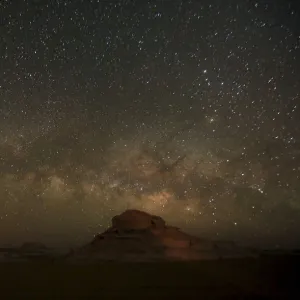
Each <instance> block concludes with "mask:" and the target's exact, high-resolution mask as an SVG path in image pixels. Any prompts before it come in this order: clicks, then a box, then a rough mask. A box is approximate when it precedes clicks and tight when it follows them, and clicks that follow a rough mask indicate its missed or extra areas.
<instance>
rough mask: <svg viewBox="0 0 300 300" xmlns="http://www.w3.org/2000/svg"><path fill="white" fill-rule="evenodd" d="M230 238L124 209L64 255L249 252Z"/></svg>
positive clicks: (100, 257)
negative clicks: (203, 234)
mask: <svg viewBox="0 0 300 300" xmlns="http://www.w3.org/2000/svg"><path fill="white" fill-rule="evenodd" d="M253 255H254V253H253V252H252V251H250V250H248V249H245V248H241V247H239V246H237V245H235V244H234V243H233V242H225V241H223V242H222V241H219V242H218V241H211V240H208V239H201V238H198V237H195V236H191V235H189V234H187V233H184V232H182V231H181V230H180V229H179V228H177V227H173V226H168V225H167V224H166V222H165V221H164V220H163V219H162V218H161V217H159V216H155V215H151V214H149V213H146V212H143V211H140V210H126V211H125V212H123V213H122V214H120V215H117V216H115V217H113V218H112V226H111V227H110V228H108V229H107V230H106V231H105V232H103V233H101V234H98V235H97V236H95V238H94V239H93V240H92V241H91V242H90V243H88V244H87V245H84V246H82V247H80V248H77V249H74V250H73V251H71V253H70V254H69V255H68V257H67V260H68V261H71V262H72V261H91V262H94V261H176V260H179V261H190V260H205V259H220V258H226V257H244V256H253Z"/></svg>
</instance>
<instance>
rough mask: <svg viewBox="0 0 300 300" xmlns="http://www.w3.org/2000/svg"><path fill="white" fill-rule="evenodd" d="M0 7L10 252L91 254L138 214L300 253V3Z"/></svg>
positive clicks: (1, 160) (1, 232) (4, 203)
mask: <svg viewBox="0 0 300 300" xmlns="http://www.w3.org/2000/svg"><path fill="white" fill-rule="evenodd" d="M2 2H3V3H2ZM2 2H1V10H2V11H3V12H2V15H3V16H4V17H3V19H2V20H1V27H0V36H1V43H0V45H1V48H0V58H1V65H0V71H1V72H0V74H1V77H0V99H1V101H0V182H1V183H0V193H1V196H0V207H1V208H0V241H1V244H5V243H20V242H23V241H26V240H39V241H43V242H45V243H55V244H64V245H72V244H78V243H82V242H83V241H86V240H89V239H90V238H91V237H92V236H93V234H96V233H97V232H99V231H102V230H104V229H105V228H106V227H107V226H108V225H109V223H110V219H111V217H113V216H114V215H116V214H118V213H120V212H121V211H123V210H125V209H127V208H137V209H143V210H145V211H148V212H150V213H154V214H157V215H160V216H162V217H163V218H164V219H165V220H166V221H167V222H168V223H171V224H172V225H175V226H179V227H181V228H182V229H183V230H185V231H187V232H191V233H193V234H197V235H202V236H206V237H210V238H214V239H216V238H219V239H233V240H236V241H240V242H243V243H248V244H253V245H259V246H267V245H268V246H276V245H279V246H295V245H300V240H299V236H298V235H297V228H299V226H300V199H299V197H300V140H299V139H300V121H299V120H300V108H299V107H300V95H299V94H300V69H299V66H300V32H299V28H300V24H299V20H300V19H299V8H298V7H297V5H296V2H293V1H272V2H267V1H257V2H255V1H244V2H243V4H241V3H240V1H233V0H232V1H201V2H200V1H161V2H158V1H157V2H156V1H149V3H147V2H144V1H111V2H109V1H102V2H101V1H62V2H60V1H58V2H55V3H50V2H43V1H32V2H31V1H23V4H21V5H20V6H18V7H16V6H13V4H12V3H11V2H10V1H2ZM29 2H30V3H29Z"/></svg>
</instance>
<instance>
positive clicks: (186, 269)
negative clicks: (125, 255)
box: [0, 256, 300, 299]
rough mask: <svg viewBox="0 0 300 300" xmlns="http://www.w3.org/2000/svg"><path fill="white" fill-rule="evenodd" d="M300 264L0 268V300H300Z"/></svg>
mask: <svg viewBox="0 0 300 300" xmlns="http://www.w3.org/2000/svg"><path fill="white" fill-rule="evenodd" d="M299 266H300V258H299V256H298V257H296V256H295V257H282V256H281V257H277V256H276V257H275V256H273V257H265V258H259V259H257V258H256V259H254V258H252V259H231V260H220V261H202V262H190V263H187V262H184V263H182V262H180V263H177V262H176V263H114V262H109V263H108V262H106V263H102V264H97V265H69V264H66V263H64V262H59V261H56V262H42V261H41V262H31V263H2V264H0V274H1V275H0V276H1V281H0V290H1V299H115V298H118V299H300V287H299V283H298V282H299V278H300V276H299V275H300V271H299V270H300V268H299Z"/></svg>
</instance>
